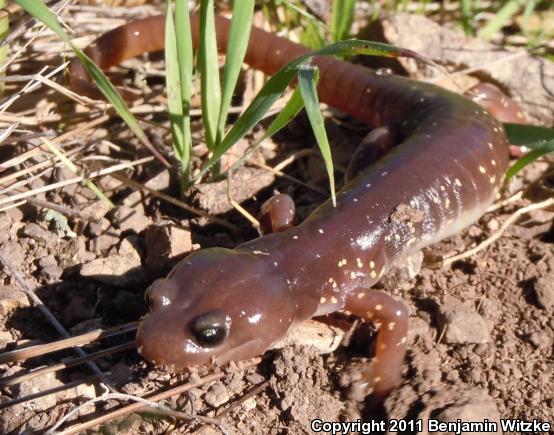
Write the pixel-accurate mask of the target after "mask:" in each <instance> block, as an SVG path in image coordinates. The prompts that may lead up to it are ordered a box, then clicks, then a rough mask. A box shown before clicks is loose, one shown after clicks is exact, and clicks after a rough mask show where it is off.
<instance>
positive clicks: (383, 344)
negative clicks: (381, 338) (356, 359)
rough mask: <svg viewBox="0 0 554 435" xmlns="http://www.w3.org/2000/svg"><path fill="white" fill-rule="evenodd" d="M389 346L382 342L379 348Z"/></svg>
mask: <svg viewBox="0 0 554 435" xmlns="http://www.w3.org/2000/svg"><path fill="white" fill-rule="evenodd" d="M386 348H387V345H386V344H385V343H381V345H380V346H379V349H381V350H383V349H386Z"/></svg>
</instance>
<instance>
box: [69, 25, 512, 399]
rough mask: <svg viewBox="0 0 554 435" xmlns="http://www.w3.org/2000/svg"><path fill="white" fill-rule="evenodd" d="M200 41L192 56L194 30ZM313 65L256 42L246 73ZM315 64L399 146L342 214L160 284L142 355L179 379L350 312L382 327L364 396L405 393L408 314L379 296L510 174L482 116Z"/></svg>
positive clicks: (124, 35) (320, 211) (114, 42)
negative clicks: (301, 326) (399, 265)
mask: <svg viewBox="0 0 554 435" xmlns="http://www.w3.org/2000/svg"><path fill="white" fill-rule="evenodd" d="M192 28H193V33H194V40H195V41H194V42H195V45H196V43H197V38H198V20H197V18H196V17H193V19H192ZM163 29H164V19H163V17H154V18H147V19H145V20H141V21H136V22H133V23H130V24H128V25H125V26H122V27H120V28H117V29H115V30H113V31H111V32H109V33H107V34H105V35H103V36H101V37H100V38H99V39H98V40H97V41H96V43H95V44H94V45H92V46H91V47H89V48H88V49H87V53H88V54H89V55H90V56H91V57H92V58H93V59H94V60H95V61H97V62H98V63H99V65H100V66H101V67H102V68H108V67H110V66H111V65H114V64H117V63H119V62H121V61H122V60H123V59H126V58H129V57H132V56H136V55H137V54H139V53H142V52H145V51H152V50H158V49H161V48H162V46H163ZM217 29H218V44H219V47H221V48H223V47H225V46H226V35H227V29H228V21H227V20H225V19H223V18H218V21H217ZM306 52H307V49H306V48H304V47H302V46H300V45H298V44H294V43H292V42H290V41H288V40H285V39H281V38H278V37H277V36H275V35H273V34H269V33H266V32H264V31H262V30H259V29H253V31H252V36H251V39H250V43H249V47H248V52H247V55H246V62H247V63H248V64H250V65H251V66H252V67H254V68H257V69H260V70H262V71H264V72H266V73H268V74H271V73H273V72H275V71H276V70H277V69H278V68H279V67H281V66H282V65H284V64H285V63H287V62H288V61H290V60H292V59H294V58H296V57H297V56H299V55H302V54H305V53H306ZM313 63H314V64H316V65H317V66H318V67H319V70H320V82H319V87H318V92H319V97H320V99H321V100H322V101H323V102H325V103H328V104H330V105H332V106H334V107H336V108H337V109H339V110H341V111H343V112H345V113H347V114H350V115H352V116H355V117H357V118H361V119H363V120H365V121H366V122H367V123H368V124H369V125H371V126H373V127H387V128H388V129H389V131H394V136H395V137H394V143H397V144H398V145H396V146H394V147H392V148H391V150H390V151H389V152H388V153H387V154H386V155H385V156H384V157H382V158H380V159H379V160H378V161H377V162H376V163H375V164H373V165H371V166H370V167H367V168H365V169H360V168H357V169H356V170H355V171H354V172H355V176H354V177H353V178H351V179H350V180H349V181H348V182H347V183H346V184H345V186H344V187H343V188H342V189H341V190H340V192H339V193H338V197H337V205H336V207H333V205H332V204H331V202H330V201H327V202H325V203H323V204H322V205H321V206H320V207H318V208H317V209H316V210H315V211H314V212H313V213H312V214H311V215H310V216H309V217H308V218H307V219H306V220H305V221H304V222H302V223H301V224H299V225H297V226H295V227H292V228H290V229H287V230H285V231H283V232H279V233H274V234H268V235H265V236H262V237H260V238H257V239H255V240H252V241H250V242H247V243H244V244H242V245H240V246H238V247H237V248H235V249H232V250H231V249H223V248H212V249H205V250H201V251H197V252H194V253H192V254H191V255H190V256H188V257H187V258H186V259H184V260H183V261H182V262H180V263H179V264H177V266H176V267H175V268H174V269H173V271H172V272H171V273H170V274H169V276H168V277H167V278H164V279H159V280H157V281H155V282H154V283H153V284H152V286H151V287H150V289H149V290H148V296H149V298H150V300H151V311H150V313H149V314H148V315H147V316H146V317H145V318H144V319H143V321H142V323H141V325H140V328H139V332H138V336H137V341H138V348H139V352H140V353H141V354H142V355H143V356H144V357H145V358H146V359H149V360H150V361H153V362H155V363H157V364H162V365H165V366H168V367H169V368H172V369H181V368H185V367H188V366H192V365H197V364H207V363H210V362H214V361H215V362H216V363H224V362H226V361H229V360H241V359H245V358H249V357H253V356H255V355H258V354H260V353H262V352H264V351H265V350H266V349H267V348H268V347H270V346H271V344H272V343H273V342H275V341H276V340H278V339H280V338H281V337H282V336H284V335H285V334H286V333H287V330H288V329H289V327H290V326H291V325H293V324H295V323H297V322H301V321H303V320H305V319H307V318H309V317H311V316H314V315H316V314H324V313H330V312H333V311H336V310H348V311H350V312H351V313H353V314H355V315H357V316H359V317H361V318H363V319H365V320H369V321H376V322H380V323H381V325H382V326H381V328H380V330H379V333H378V337H377V346H376V358H375V360H374V362H373V364H372V365H371V367H369V368H367V369H366V370H365V371H364V375H363V379H364V380H363V382H361V384H360V385H358V386H359V387H361V389H362V391H366V392H369V391H373V393H374V394H375V395H376V396H377V397H379V398H383V397H385V396H386V395H387V394H388V393H389V392H390V390H391V389H393V388H394V387H395V386H396V385H397V384H398V383H399V382H400V379H401V367H402V362H403V358H404V354H405V350H406V335H407V328H408V312H407V310H406V308H405V307H404V305H403V304H402V303H401V302H399V301H396V300H395V299H393V298H392V297H391V296H390V295H388V294H386V293H383V292H379V291H375V290H372V289H371V286H372V285H373V284H375V283H376V282H377V281H378V280H379V279H380V278H381V276H382V275H383V274H384V273H385V272H386V271H387V269H389V268H390V267H391V266H392V265H393V264H394V263H395V262H397V261H399V260H400V259H401V258H402V257H403V256H405V255H409V254H410V253H411V252H413V251H415V250H417V249H421V248H422V247H424V246H426V245H428V244H430V243H434V242H436V241H438V240H440V239H442V238H444V237H446V236H448V235H451V234H453V233H455V232H457V231H459V230H461V229H462V228H464V227H466V226H468V225H470V224H471V223H473V222H474V221H475V220H477V219H478V218H479V217H480V216H481V215H482V214H483V213H484V211H485V210H486V209H487V207H488V206H489V205H490V204H491V202H492V201H493V199H494V198H495V195H496V193H497V192H498V190H499V188H500V185H501V183H502V178H503V174H504V171H505V169H506V166H507V163H508V148H507V143H506V137H505V134H504V131H503V129H502V127H501V125H500V124H499V122H498V121H497V120H495V119H493V118H492V117H491V116H490V115H489V114H488V113H487V112H486V111H485V110H484V109H482V108H481V107H479V106H478V105H476V104H475V103H473V102H471V101H469V100H468V99H466V98H464V97H462V96H459V95H456V94H453V93H451V92H448V91H446V90H444V89H441V88H438V87H436V86H432V85H430V84H425V83H419V82H415V81H411V80H408V79H405V78H401V77H396V76H379V75H377V74H376V73H374V72H373V71H371V70H368V69H366V68H364V67H361V66H358V65H352V64H349V63H346V62H342V61H340V60H336V59H332V58H316V59H315V60H314V62H313ZM71 74H72V77H71V84H72V87H73V89H75V90H78V91H81V92H85V93H87V94H88V95H93V94H91V93H90V92H89V91H91V90H92V87H91V85H90V82H89V81H88V79H87V78H86V74H84V73H83V71H82V68H81V67H80V65H79V64H78V63H73V64H72V67H71ZM386 142H388V139H387V140H385V143H386Z"/></svg>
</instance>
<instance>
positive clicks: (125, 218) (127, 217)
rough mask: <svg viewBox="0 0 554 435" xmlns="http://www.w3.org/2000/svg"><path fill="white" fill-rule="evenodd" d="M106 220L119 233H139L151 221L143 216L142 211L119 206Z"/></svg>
mask: <svg viewBox="0 0 554 435" xmlns="http://www.w3.org/2000/svg"><path fill="white" fill-rule="evenodd" d="M108 218H109V219H110V220H111V222H112V224H113V225H114V226H115V227H116V228H119V229H120V230H121V231H134V232H135V233H140V232H141V231H142V230H144V229H145V228H146V227H147V226H148V225H151V224H152V220H151V219H150V218H149V217H148V216H146V215H145V214H144V211H139V210H134V209H133V208H131V207H127V206H124V205H123V206H120V207H115V209H114V210H113V211H112V212H111V213H109V215H108Z"/></svg>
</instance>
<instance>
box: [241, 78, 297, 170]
mask: <svg viewBox="0 0 554 435" xmlns="http://www.w3.org/2000/svg"><path fill="white" fill-rule="evenodd" d="M303 107H304V101H302V95H300V90H299V89H298V88H297V89H295V90H294V92H293V93H292V95H291V97H290V98H289V100H288V101H287V104H285V107H283V109H282V110H280V111H279V113H278V114H277V116H276V117H275V119H274V120H273V122H271V124H270V125H269V127H268V128H267V130H266V131H265V133H264V135H263V136H262V137H261V138H260V139H259V140H257V141H256V143H254V144H253V145H252V146H251V147H250V148H249V149H248V151H246V152H245V153H244V155H243V156H241V157H240V158H239V159H238V160H237V161H236V162H235V163H234V164H233V166H232V168H231V171H235V170H236V169H237V168H238V167H239V166H240V165H242V163H243V162H244V161H245V160H246V159H247V158H248V156H250V154H252V152H254V151H255V150H256V148H258V147H259V146H260V145H261V144H262V143H263V141H264V140H266V139H267V138H269V137H271V136H273V135H274V134H276V133H277V132H278V131H279V130H281V129H282V128H283V127H285V126H286V125H287V124H288V123H289V122H291V121H292V120H293V119H294V118H295V117H296V115H298V114H299V113H300V111H301V110H302V108H303Z"/></svg>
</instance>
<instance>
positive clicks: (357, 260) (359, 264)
mask: <svg viewBox="0 0 554 435" xmlns="http://www.w3.org/2000/svg"><path fill="white" fill-rule="evenodd" d="M356 264H357V265H358V267H360V268H361V267H362V266H363V265H364V264H363V263H362V260H360V259H359V258H356Z"/></svg>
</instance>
